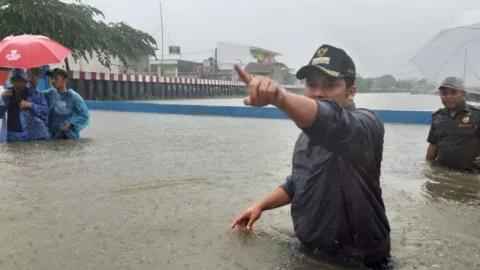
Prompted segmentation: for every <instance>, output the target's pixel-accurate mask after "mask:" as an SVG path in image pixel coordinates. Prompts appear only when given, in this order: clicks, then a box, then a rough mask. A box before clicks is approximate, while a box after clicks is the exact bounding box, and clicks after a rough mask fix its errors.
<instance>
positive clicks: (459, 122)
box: [427, 102, 480, 172]
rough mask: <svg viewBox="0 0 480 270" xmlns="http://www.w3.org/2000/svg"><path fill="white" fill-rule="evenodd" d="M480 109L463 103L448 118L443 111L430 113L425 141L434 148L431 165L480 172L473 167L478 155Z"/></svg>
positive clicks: (479, 152)
mask: <svg viewBox="0 0 480 270" xmlns="http://www.w3.org/2000/svg"><path fill="white" fill-rule="evenodd" d="M479 126H480V108H477V107H474V106H471V105H469V104H467V103H465V102H464V104H463V105H462V108H461V110H460V111H459V112H458V113H456V114H455V115H454V116H451V115H450V113H449V112H448V110H446V109H445V108H443V109H439V110H437V111H436V112H434V113H433V114H432V125H431V127H430V132H429V133H428V138H427V141H428V142H429V143H430V144H433V145H435V146H437V148H438V156H437V158H436V160H435V163H438V164H440V165H442V166H445V167H448V168H451V169H455V170H460V171H470V172H480V168H478V167H477V166H475V165H474V163H473V162H474V161H475V159H476V158H477V157H478V156H480V129H479Z"/></svg>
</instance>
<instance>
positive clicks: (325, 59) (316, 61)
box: [312, 57, 330, 65]
mask: <svg viewBox="0 0 480 270" xmlns="http://www.w3.org/2000/svg"><path fill="white" fill-rule="evenodd" d="M319 64H325V65H328V64H330V57H317V58H313V59H312V65H319Z"/></svg>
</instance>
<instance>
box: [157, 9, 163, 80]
mask: <svg viewBox="0 0 480 270" xmlns="http://www.w3.org/2000/svg"><path fill="white" fill-rule="evenodd" d="M158 3H159V4H160V29H161V30H162V62H161V63H160V76H162V77H163V46H164V44H163V12H162V1H158Z"/></svg>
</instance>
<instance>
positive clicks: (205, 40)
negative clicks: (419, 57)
mask: <svg viewBox="0 0 480 270" xmlns="http://www.w3.org/2000/svg"><path fill="white" fill-rule="evenodd" d="M66 1H67V0H66ZM83 2H84V3H87V4H90V5H93V6H95V7H97V8H99V9H100V10H102V11H103V12H104V13H105V15H106V20H107V21H114V22H118V21H125V22H127V23H128V24H129V25H131V26H133V27H135V28H139V29H141V30H143V31H146V32H148V33H150V34H152V35H153V36H154V37H155V38H156V39H157V41H158V42H159V46H160V44H161V38H160V37H161V31H160V10H159V1H158V0H135V1H132V0H83ZM162 6H163V15H164V37H165V43H164V44H165V48H168V46H169V45H177V46H181V50H182V53H184V54H185V55H183V56H182V59H186V60H199V61H201V60H203V59H205V58H208V57H209V56H213V53H211V52H207V53H196V52H201V51H211V50H213V49H214V48H215V46H216V43H217V42H220V41H223V42H233V43H239V44H248V45H253V46H258V47H262V48H265V49H270V50H273V51H277V52H279V53H281V54H282V56H281V57H279V58H278V59H279V60H281V61H284V62H285V63H286V64H287V65H289V66H290V67H292V68H295V69H298V68H299V67H300V66H301V65H303V64H306V63H307V62H308V60H309V59H310V57H311V56H312V54H313V53H314V52H315V50H316V49H317V47H319V46H320V45H321V44H323V43H329V44H332V45H336V46H340V47H343V48H344V49H345V50H346V51H347V52H348V53H349V54H350V55H351V56H352V57H353V59H354V60H355V62H356V64H357V71H358V73H360V74H361V75H363V76H368V77H370V76H378V75H382V74H387V73H390V74H393V75H394V76H397V77H415V76H416V77H419V76H421V75H419V74H418V73H417V72H415V69H414V68H413V67H412V66H410V65H409V64H408V60H409V59H410V58H411V57H412V56H413V54H414V53H415V52H416V50H417V49H419V48H420V47H421V46H422V45H424V44H425V43H426V42H427V41H428V40H429V39H430V38H431V37H433V36H434V35H436V33H438V32H439V31H440V30H442V29H445V28H449V27H453V26H456V25H462V24H470V23H474V22H477V21H480V12H479V10H480V1H479V0H338V1H325V0H295V1H294V0H237V1H232V0H163V1H162ZM477 9H478V10H477ZM477 18H478V19H477ZM166 51H168V49H166Z"/></svg>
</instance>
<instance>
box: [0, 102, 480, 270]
mask: <svg viewBox="0 0 480 270" xmlns="http://www.w3.org/2000/svg"><path fill="white" fill-rule="evenodd" d="M427 133H428V127H427V126H409V125H386V138H385V150H384V161H383V168H382V187H383V192H384V200H385V203H386V207H387V211H388V217H389V219H390V224H391V227H392V232H391V237H392V249H393V250H392V255H393V256H394V257H395V260H396V261H397V264H398V266H399V267H398V268H399V269H480V229H479V224H480V210H479V208H480V203H479V202H480V197H479V196H480V180H479V177H476V176H467V175H462V174H456V173H452V172H448V171H445V170H442V169H439V168H432V167H430V166H429V165H427V164H426V163H425V161H424V154H425V149H426V146H427V143H426V136H427ZM298 134H299V130H298V129H297V127H296V126H295V125H294V124H293V123H292V122H290V121H286V120H271V119H243V118H227V117H203V116H202V117H194V116H175V115H157V114H134V113H115V112H98V111H94V112H92V123H91V125H90V127H89V128H88V129H87V130H86V132H84V133H83V138H82V139H81V140H78V141H57V142H53V141H50V142H41V143H27V144H18V143H17V144H3V145H0V164H1V181H0V200H1V202H0V269H2V270H10V269H48V270H55V269H79V270H80V269H81V270H86V269H162V270H167V269H199V270H201V269H295V270H300V269H302V270H303V269H304V270H307V269H336V268H333V267H329V266H326V265H321V264H319V263H317V262H313V261H311V260H310V259H308V258H306V257H305V256H303V255H302V253H301V252H299V250H298V248H297V245H296V243H295V242H294V241H292V240H291V235H292V234H293V227H292V222H291V218H290V213H289V207H283V208H281V209H277V210H273V211H269V212H265V213H264V214H263V215H262V218H261V219H260V220H259V221H257V223H256V224H255V225H256V226H254V230H253V232H252V233H247V232H242V231H238V230H231V229H230V225H231V222H232V221H233V219H234V218H236V217H237V215H238V214H240V213H241V211H242V210H244V208H246V207H248V206H250V204H252V203H253V202H256V201H257V200H259V199H261V198H262V197H263V196H264V195H266V194H267V193H269V192H271V191H272V190H273V189H274V188H276V187H277V186H278V185H280V184H281V183H282V182H283V181H284V179H285V177H286V176H287V175H288V174H289V172H290V165H291V154H292V151H293V146H294V143H295V140H296V137H297V136H298Z"/></svg>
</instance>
